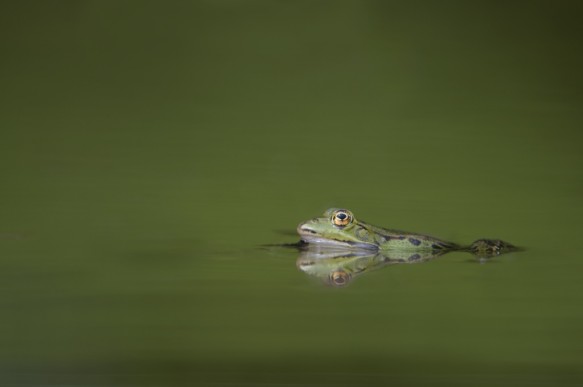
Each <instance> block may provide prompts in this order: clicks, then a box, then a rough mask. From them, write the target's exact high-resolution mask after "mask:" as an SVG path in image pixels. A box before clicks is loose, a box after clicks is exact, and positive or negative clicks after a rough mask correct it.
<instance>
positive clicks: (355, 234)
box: [297, 208, 378, 250]
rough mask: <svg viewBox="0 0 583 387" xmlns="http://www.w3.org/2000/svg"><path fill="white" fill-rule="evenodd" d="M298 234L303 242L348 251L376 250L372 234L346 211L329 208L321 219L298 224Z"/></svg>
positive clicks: (376, 245)
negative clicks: (346, 249)
mask: <svg viewBox="0 0 583 387" xmlns="http://www.w3.org/2000/svg"><path fill="white" fill-rule="evenodd" d="M297 231H298V234H300V237H301V238H302V240H303V241H304V242H307V243H317V244H320V245H326V246H330V247H341V248H348V249H370V250H376V249H378V244H377V243H375V238H374V232H372V231H371V230H369V229H368V227H367V225H366V224H365V223H362V222H358V221H357V220H356V218H355V217H354V214H352V212H350V211H349V210H346V209H341V208H330V209H328V210H326V212H324V214H323V216H322V217H319V218H314V219H310V220H307V221H305V222H303V223H300V224H299V226H298V228H297Z"/></svg>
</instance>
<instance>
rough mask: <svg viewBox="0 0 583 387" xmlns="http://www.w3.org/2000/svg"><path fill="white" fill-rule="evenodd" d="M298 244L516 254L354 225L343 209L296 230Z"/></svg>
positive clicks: (502, 246) (483, 243)
mask: <svg viewBox="0 0 583 387" xmlns="http://www.w3.org/2000/svg"><path fill="white" fill-rule="evenodd" d="M297 231H298V234H299V235H300V237H301V238H302V241H304V242H306V243H308V244H317V245H321V246H326V247H330V248H336V249H338V248H341V249H350V250H372V251H390V250H393V251H397V250H398V251H411V252H421V251H434V252H437V251H440V252H448V251H468V252H470V253H473V254H475V255H477V256H480V257H491V256H495V255H500V254H503V253H506V252H510V251H514V250H517V248H516V247H514V246H513V245H511V244H510V243H507V242H504V241H502V240H499V239H478V240H476V241H475V242H473V243H472V244H471V245H470V246H460V245H458V244H456V243H453V242H447V241H443V240H440V239H437V238H434V237H431V236H428V235H422V234H415V233H410V232H405V231H398V230H390V229H385V228H381V227H376V226H373V225H370V224H368V223H365V222H362V221H358V220H356V218H355V217H354V215H353V214H352V212H350V211H349V210H346V209H338V208H330V209H328V210H327V211H326V212H325V213H324V215H323V216H322V217H319V218H314V219H310V220H308V221H305V222H303V223H301V224H300V225H299V226H298V228H297Z"/></svg>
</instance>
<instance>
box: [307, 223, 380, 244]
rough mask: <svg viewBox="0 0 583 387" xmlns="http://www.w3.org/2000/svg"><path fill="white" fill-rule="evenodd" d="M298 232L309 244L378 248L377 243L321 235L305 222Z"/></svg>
mask: <svg viewBox="0 0 583 387" xmlns="http://www.w3.org/2000/svg"><path fill="white" fill-rule="evenodd" d="M298 234H300V237H301V238H302V241H304V242H306V243H309V244H316V245H320V246H324V247H333V248H343V249H365V250H378V246H377V245H373V244H370V243H364V242H355V241H347V240H337V239H329V238H324V237H322V236H320V235H317V232H316V231H314V230H312V229H310V228H308V227H306V226H305V225H303V224H301V225H300V226H299V227H298Z"/></svg>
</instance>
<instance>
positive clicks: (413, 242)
mask: <svg viewBox="0 0 583 387" xmlns="http://www.w3.org/2000/svg"><path fill="white" fill-rule="evenodd" d="M409 242H411V243H412V244H414V245H415V246H419V245H420V244H421V241H420V240H419V239H415V238H409Z"/></svg>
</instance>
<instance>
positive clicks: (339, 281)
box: [330, 270, 351, 286]
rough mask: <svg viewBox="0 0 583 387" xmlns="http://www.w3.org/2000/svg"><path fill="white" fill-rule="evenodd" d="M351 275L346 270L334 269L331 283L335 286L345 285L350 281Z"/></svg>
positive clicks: (331, 274)
mask: <svg viewBox="0 0 583 387" xmlns="http://www.w3.org/2000/svg"><path fill="white" fill-rule="evenodd" d="M350 277H351V275H350V274H348V273H346V272H344V271H340V270H339V271H334V272H332V273H330V284H332V285H334V286H345V285H346V284H348V282H350Z"/></svg>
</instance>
